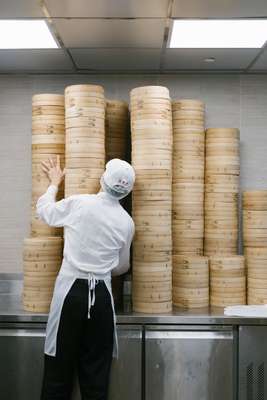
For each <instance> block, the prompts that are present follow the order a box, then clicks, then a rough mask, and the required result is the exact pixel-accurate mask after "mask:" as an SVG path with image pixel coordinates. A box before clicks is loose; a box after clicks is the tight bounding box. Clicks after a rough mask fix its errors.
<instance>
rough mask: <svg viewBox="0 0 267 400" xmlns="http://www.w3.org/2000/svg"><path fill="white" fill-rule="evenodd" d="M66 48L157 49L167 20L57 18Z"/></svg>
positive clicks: (55, 23) (56, 21) (56, 23)
mask: <svg viewBox="0 0 267 400" xmlns="http://www.w3.org/2000/svg"><path fill="white" fill-rule="evenodd" d="M53 21H54V25H55V27H56V29H57V31H58V33H59V35H60V37H61V39H62V40H63V42H64V44H65V46H66V47H139V48H140V47H154V48H160V47H161V46H162V42H163V34H164V26H165V25H164V20H157V19H156V20H155V19H154V20H153V19H141V20H118V19H115V20H104V19H96V20H91V19H84V20H80V19H70V20H68V19H60V20H57V19H54V20H53Z"/></svg>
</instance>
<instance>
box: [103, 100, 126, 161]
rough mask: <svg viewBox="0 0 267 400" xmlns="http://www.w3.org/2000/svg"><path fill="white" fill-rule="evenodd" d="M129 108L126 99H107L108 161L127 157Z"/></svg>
mask: <svg viewBox="0 0 267 400" xmlns="http://www.w3.org/2000/svg"><path fill="white" fill-rule="evenodd" d="M128 128H129V110H128V104H127V103H126V102H125V101H119V100H106V161H109V160H112V159H113V158H120V159H122V160H125V158H126V145H127V134H128Z"/></svg>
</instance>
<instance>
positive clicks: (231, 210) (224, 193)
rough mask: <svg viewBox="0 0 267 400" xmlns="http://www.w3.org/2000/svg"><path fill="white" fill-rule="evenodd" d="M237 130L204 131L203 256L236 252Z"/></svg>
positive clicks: (214, 129) (238, 166)
mask: <svg viewBox="0 0 267 400" xmlns="http://www.w3.org/2000/svg"><path fill="white" fill-rule="evenodd" d="M239 164H240V163H239V130H238V129H235V128H211V129H207V131H206V169H205V234H204V236H205V240H204V254H205V255H231V254H233V255H234V254H237V251H238V193H239V171H240V165H239Z"/></svg>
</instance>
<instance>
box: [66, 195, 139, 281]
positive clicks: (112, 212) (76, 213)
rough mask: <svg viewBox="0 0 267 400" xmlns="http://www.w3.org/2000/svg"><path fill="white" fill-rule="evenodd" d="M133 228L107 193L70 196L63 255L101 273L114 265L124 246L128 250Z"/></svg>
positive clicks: (69, 260)
mask: <svg viewBox="0 0 267 400" xmlns="http://www.w3.org/2000/svg"><path fill="white" fill-rule="evenodd" d="M133 232H134V223H133V220H132V218H131V217H130V215H129V214H128V213H127V212H126V211H125V210H124V209H123V207H122V206H121V205H120V203H119V201H118V200H116V199H114V198H113V197H112V196H110V195H109V194H107V193H105V192H100V193H98V194H97V195H77V196H74V197H73V207H72V211H71V218H69V221H68V224H67V225H66V226H65V247H64V259H65V261H67V262H68V263H69V264H70V265H71V266H73V267H75V268H77V269H79V270H83V271H90V272H95V273H100V274H102V273H103V274H105V273H107V272H109V271H111V270H112V269H114V268H115V267H117V266H118V264H119V262H120V258H121V254H122V252H123V251H124V250H125V248H126V251H127V250H128V251H129V246H130V243H131V240H132V236H133ZM123 262H126V261H125V260H124V261H123ZM127 262H128V261H127Z"/></svg>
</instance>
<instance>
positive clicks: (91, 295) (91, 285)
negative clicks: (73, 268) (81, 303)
mask: <svg viewBox="0 0 267 400" xmlns="http://www.w3.org/2000/svg"><path fill="white" fill-rule="evenodd" d="M97 283H98V279H96V278H95V276H94V274H93V273H90V274H89V277H88V319H90V310H91V307H92V306H93V305H94V304H95V285H96V284H97Z"/></svg>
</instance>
